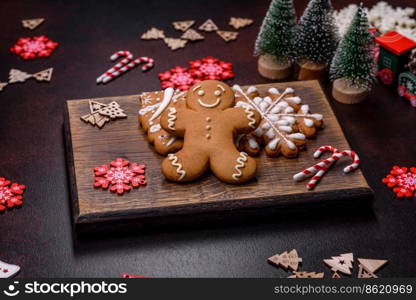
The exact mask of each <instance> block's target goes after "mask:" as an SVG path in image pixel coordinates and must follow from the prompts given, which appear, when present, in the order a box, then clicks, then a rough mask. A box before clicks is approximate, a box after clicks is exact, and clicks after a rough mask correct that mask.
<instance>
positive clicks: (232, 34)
mask: <svg viewBox="0 0 416 300" xmlns="http://www.w3.org/2000/svg"><path fill="white" fill-rule="evenodd" d="M217 34H218V35H219V36H220V37H221V38H222V39H223V40H224V41H226V42H227V43H228V42H230V41H233V40H236V39H237V37H238V32H236V31H223V30H218V31H217Z"/></svg>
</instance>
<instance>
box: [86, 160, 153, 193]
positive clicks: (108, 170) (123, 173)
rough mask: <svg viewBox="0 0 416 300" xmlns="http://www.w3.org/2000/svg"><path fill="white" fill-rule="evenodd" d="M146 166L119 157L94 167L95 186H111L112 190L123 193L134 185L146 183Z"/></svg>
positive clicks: (134, 186)
mask: <svg viewBox="0 0 416 300" xmlns="http://www.w3.org/2000/svg"><path fill="white" fill-rule="evenodd" d="M145 168H146V166H145V165H139V164H136V163H133V164H130V162H129V161H128V160H125V159H122V158H117V159H116V160H115V161H112V162H110V165H102V166H100V167H95V168H94V174H95V183H94V187H96V188H99V187H101V188H102V189H107V188H108V187H110V191H111V192H113V193H117V194H118V195H123V194H124V192H128V191H130V190H131V188H132V187H133V188H138V187H139V186H145V185H146V177H145V176H144V172H145V171H144V170H145Z"/></svg>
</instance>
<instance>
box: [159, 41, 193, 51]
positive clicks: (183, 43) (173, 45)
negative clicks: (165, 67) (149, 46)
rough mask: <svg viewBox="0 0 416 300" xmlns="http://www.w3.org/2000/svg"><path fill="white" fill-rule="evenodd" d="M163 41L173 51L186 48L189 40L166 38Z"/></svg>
mask: <svg viewBox="0 0 416 300" xmlns="http://www.w3.org/2000/svg"><path fill="white" fill-rule="evenodd" d="M163 41H164V42H165V43H166V45H167V46H168V47H169V48H170V49H171V50H173V51H175V50H177V49H179V48H185V46H186V43H187V42H188V41H187V40H181V39H175V38H164V39H163Z"/></svg>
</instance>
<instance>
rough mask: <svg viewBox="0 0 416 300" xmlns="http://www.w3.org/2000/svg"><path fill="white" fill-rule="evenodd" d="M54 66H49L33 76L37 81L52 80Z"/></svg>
mask: <svg viewBox="0 0 416 300" xmlns="http://www.w3.org/2000/svg"><path fill="white" fill-rule="evenodd" d="M52 73H53V68H49V69H46V70H43V71H40V72H38V73H35V74H33V77H34V78H35V79H36V80H37V81H47V82H50V81H51V79H52Z"/></svg>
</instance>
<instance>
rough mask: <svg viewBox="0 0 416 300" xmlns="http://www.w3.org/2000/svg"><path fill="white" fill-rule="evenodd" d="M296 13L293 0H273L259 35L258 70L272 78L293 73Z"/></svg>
mask: <svg viewBox="0 0 416 300" xmlns="http://www.w3.org/2000/svg"><path fill="white" fill-rule="evenodd" d="M295 25H296V15H295V9H294V6H293V0H273V1H272V2H271V4H270V7H269V10H268V11H267V14H266V17H265V18H264V20H263V24H262V26H261V28H260V32H259V34H258V36H257V40H256V44H255V50H254V54H255V55H256V56H258V55H259V56H260V57H259V61H258V71H259V73H260V75H262V76H263V77H266V78H269V79H284V78H287V77H288V76H289V75H290V72H291V69H292V68H291V67H292V62H293V57H294V34H295Z"/></svg>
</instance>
